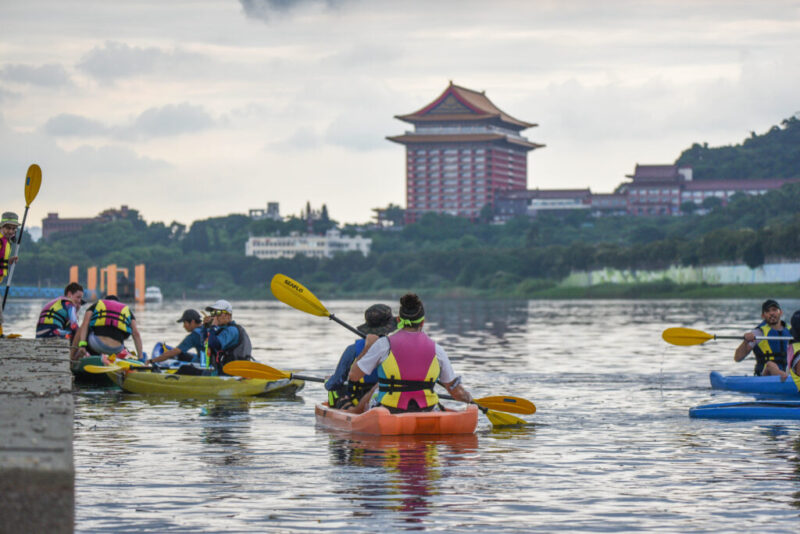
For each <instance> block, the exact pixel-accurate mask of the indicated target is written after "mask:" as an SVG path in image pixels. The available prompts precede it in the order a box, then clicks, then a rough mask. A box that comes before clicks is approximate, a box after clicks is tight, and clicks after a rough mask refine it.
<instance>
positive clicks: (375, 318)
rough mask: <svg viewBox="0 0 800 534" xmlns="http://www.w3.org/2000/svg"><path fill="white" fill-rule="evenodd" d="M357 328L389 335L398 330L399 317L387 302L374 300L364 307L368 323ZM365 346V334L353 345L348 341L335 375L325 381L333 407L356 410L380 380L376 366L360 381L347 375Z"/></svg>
mask: <svg viewBox="0 0 800 534" xmlns="http://www.w3.org/2000/svg"><path fill="white" fill-rule="evenodd" d="M357 328H358V330H359V331H360V332H363V333H365V334H367V335H369V334H373V335H376V336H378V337H380V336H388V335H389V334H391V333H392V332H394V331H395V330H397V318H396V317H395V316H394V315H392V308H390V307H389V306H387V305H386V304H373V305H372V306H370V307H369V308H367V309H366V311H364V324H362V325H359V326H358V327H357ZM365 350H366V340H365V339H362V338H359V339H358V340H356V342H355V343H353V344H352V345H348V346H347V348H346V349H344V352H343V353H342V356H341V357H340V358H339V363H338V364H337V365H336V370H335V371H334V373H333V375H332V376H330V377H329V378H328V380H326V381H325V389H327V390H328V405H329V406H330V407H331V408H336V409H338V410H352V408H353V407H355V406H358V403H359V401H360V400H361V399H362V398H363V397H364V396H365V395H366V394H367V393H368V392H369V391H370V390H372V386H374V385H375V384H376V383H377V382H378V373H377V371H375V370H373V371H372V373H370V374H369V375H367V376H365V377H364V378H362V379H361V380H359V381H358V382H350V381H349V380H348V379H347V376H348V374H349V373H350V368H351V367H352V366H353V362H354V361H355V360H356V358H357V357H359V356H361V355H362V354H364V352H365Z"/></svg>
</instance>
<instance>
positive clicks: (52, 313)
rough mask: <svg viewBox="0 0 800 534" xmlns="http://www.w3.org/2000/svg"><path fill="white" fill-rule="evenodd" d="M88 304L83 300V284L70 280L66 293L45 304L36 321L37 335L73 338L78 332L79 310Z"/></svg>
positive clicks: (40, 336) (65, 289)
mask: <svg viewBox="0 0 800 534" xmlns="http://www.w3.org/2000/svg"><path fill="white" fill-rule="evenodd" d="M83 304H86V301H85V300H83V286H82V285H80V284H79V283H77V282H70V283H69V284H68V285H67V287H65V288H64V295H63V296H61V297H58V298H55V299H53V300H51V301H50V302H48V303H47V304H45V305H44V307H43V308H42V311H41V313H39V320H38V321H37V322H36V337H37V338H48V337H60V338H62V339H72V338H73V337H75V334H77V333H78V328H79V323H78V311H79V310H80V309H81V306H82V305H83Z"/></svg>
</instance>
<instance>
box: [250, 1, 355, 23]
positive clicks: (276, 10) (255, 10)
mask: <svg viewBox="0 0 800 534" xmlns="http://www.w3.org/2000/svg"><path fill="white" fill-rule="evenodd" d="M345 1H346V0H239V3H240V4H242V9H243V10H244V13H245V15H247V16H248V17H250V18H254V19H260V20H263V21H269V20H271V19H272V16H273V15H275V14H286V13H289V12H290V11H293V10H295V9H299V8H301V7H316V6H322V7H325V8H327V9H335V8H339V7H340V6H342V5H343V4H344V3H345Z"/></svg>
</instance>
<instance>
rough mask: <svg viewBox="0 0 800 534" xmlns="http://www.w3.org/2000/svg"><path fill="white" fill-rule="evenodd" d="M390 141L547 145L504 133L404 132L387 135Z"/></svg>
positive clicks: (530, 148) (408, 143)
mask: <svg viewBox="0 0 800 534" xmlns="http://www.w3.org/2000/svg"><path fill="white" fill-rule="evenodd" d="M386 139H388V140H389V141H394V142H395V143H400V144H401V145H411V144H413V145H418V144H422V143H485V142H487V141H505V142H508V143H511V144H512V145H519V146H521V147H524V148H526V149H528V150H533V149H535V148H542V147H543V146H545V145H540V144H538V143H532V142H530V141H528V140H527V139H523V138H521V137H512V136H510V135H503V134H451V135H434V134H431V135H421V134H403V135H395V136H391V137H387V138H386Z"/></svg>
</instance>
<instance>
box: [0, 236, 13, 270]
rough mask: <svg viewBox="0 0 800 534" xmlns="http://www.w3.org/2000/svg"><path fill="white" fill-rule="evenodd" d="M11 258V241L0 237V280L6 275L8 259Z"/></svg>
mask: <svg viewBox="0 0 800 534" xmlns="http://www.w3.org/2000/svg"><path fill="white" fill-rule="evenodd" d="M10 257H11V241H9V240H8V239H6V238H5V237H3V236H0V280H2V279H3V278H5V277H6V275H7V274H8V259H9V258H10Z"/></svg>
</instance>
